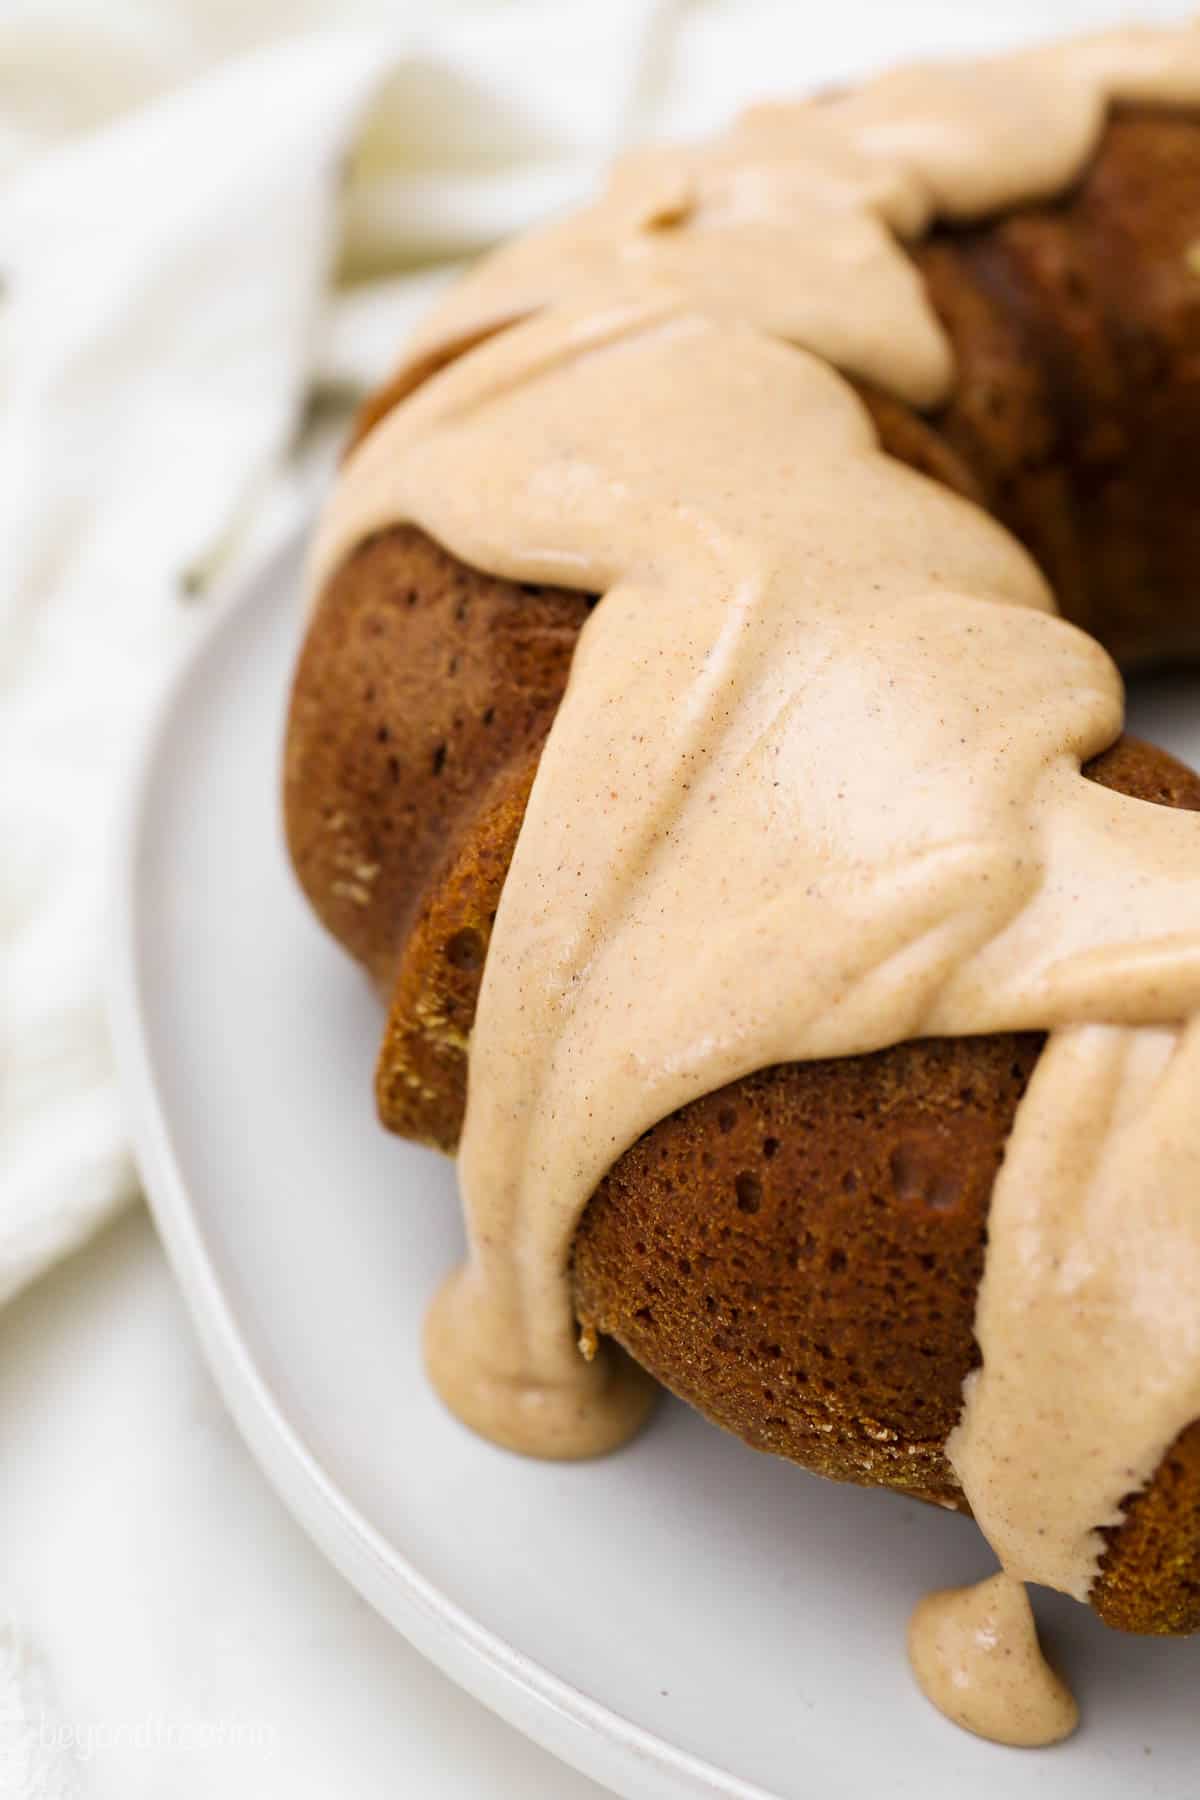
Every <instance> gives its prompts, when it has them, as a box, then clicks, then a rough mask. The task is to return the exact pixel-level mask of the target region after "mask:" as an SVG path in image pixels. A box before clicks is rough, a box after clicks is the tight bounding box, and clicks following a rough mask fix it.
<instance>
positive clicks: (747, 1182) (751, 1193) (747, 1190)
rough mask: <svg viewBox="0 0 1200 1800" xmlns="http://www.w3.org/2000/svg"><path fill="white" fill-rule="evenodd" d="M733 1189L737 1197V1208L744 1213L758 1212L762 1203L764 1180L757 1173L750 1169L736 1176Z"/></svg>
mask: <svg viewBox="0 0 1200 1800" xmlns="http://www.w3.org/2000/svg"><path fill="white" fill-rule="evenodd" d="M733 1191H734V1194H735V1195H736V1197H737V1209H738V1211H739V1212H742V1213H756V1212H757V1211H758V1209H759V1207H760V1206H761V1205H762V1182H761V1181H760V1180H759V1179H758V1176H757V1175H752V1174H751V1173H750V1171H749V1170H748V1169H743V1170H742V1173H741V1174H740V1175H738V1176H737V1177H735V1179H734V1183H733Z"/></svg>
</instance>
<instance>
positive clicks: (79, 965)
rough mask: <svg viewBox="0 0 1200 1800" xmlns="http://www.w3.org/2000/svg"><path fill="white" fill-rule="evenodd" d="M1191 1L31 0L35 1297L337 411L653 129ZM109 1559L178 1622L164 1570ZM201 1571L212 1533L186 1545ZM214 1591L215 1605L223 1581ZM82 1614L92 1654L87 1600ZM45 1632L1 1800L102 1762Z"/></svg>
mask: <svg viewBox="0 0 1200 1800" xmlns="http://www.w3.org/2000/svg"><path fill="white" fill-rule="evenodd" d="M1187 10H1188V8H1187V7H1186V6H1183V5H1179V4H1170V3H1164V4H1155V3H1143V4H1141V5H1140V6H1135V5H1132V4H1130V0H1114V3H1113V4H1108V3H1107V0H1056V3H1055V4H1053V5H1051V4H1050V3H1049V0H1005V3H1004V4H1003V5H1001V4H996V5H984V4H980V5H977V6H970V7H968V6H965V5H963V4H962V0H913V3H912V4H910V5H906V6H898V5H896V4H894V0H841V4H839V6H837V7H836V8H830V7H827V6H825V5H824V4H823V3H811V4H810V3H797V4H786V3H784V0H779V3H778V4H769V3H761V0H755V3H751V4H747V3H738V0H694V3H693V4H690V5H689V4H686V3H685V0H590V3H589V0H579V3H578V4H571V3H570V0H513V3H512V4H508V5H504V4H493V5H482V4H476V5H454V6H450V5H442V6H438V5H436V4H429V3H428V0H426V3H425V4H421V5H418V4H416V3H415V0H407V3H399V0H348V3H343V4H338V0H255V3H254V4H250V3H247V4H244V5H238V4H229V0H92V3H89V0H8V4H7V5H6V6H5V7H4V8H3V9H0V1300H3V1299H5V1298H7V1297H8V1296H10V1295H12V1294H13V1293H15V1292H16V1291H17V1290H18V1289H19V1288H21V1287H22V1286H24V1285H25V1284H27V1283H28V1282H29V1281H31V1280H32V1278H33V1277H34V1276H36V1275H38V1274H39V1273H40V1272H41V1271H42V1270H44V1269H45V1268H46V1267H47V1266H48V1265H49V1264H50V1263H51V1262H52V1261H54V1260H55V1259H56V1258H58V1257H60V1256H62V1255H63V1254H64V1252H66V1251H67V1250H69V1249H71V1248H72V1247H73V1246H75V1245H77V1244H78V1243H79V1242H81V1241H82V1240H83V1239H84V1238H85V1237H86V1236H87V1234H88V1233H90V1232H91V1231H92V1230H94V1228H95V1227H96V1226H97V1225H98V1224H99V1223H100V1222H101V1221H102V1220H103V1219H105V1218H106V1217H107V1216H109V1215H110V1214H111V1213H112V1212H113V1211H114V1210H115V1209H116V1208H117V1207H118V1206H119V1205H120V1204H121V1203H122V1202H123V1201H125V1200H127V1199H129V1198H130V1197H131V1196H133V1195H134V1193H135V1192H136V1178H135V1174H134V1171H133V1169H132V1166H131V1164H130V1161H129V1156H128V1150H127V1146H126V1141H125V1135H124V1131H123V1128H122V1121H121V1107H120V1099H119V1095H118V1093H117V1091H116V1087H115V1083H114V1079H113V1072H112V1066H111V1060H110V1055H109V1049H108V1043H107V1035H106V1030H105V1024H104V1017H103V1007H102V1001H101V991H102V978H103V966H104V919H105V903H104V885H105V860H106V843H107V839H108V834H109V829H110V823H111V818H112V813H113V809H114V804H115V800H116V796H117V793H118V789H119V787H120V783H121V779H122V775H123V771H124V769H125V768H126V766H127V763H128V760H129V756H130V751H131V746H132V745H133V743H134V741H135V739H136V737H137V735H138V733H139V731H140V729H141V727H142V723H143V720H144V718H145V715H146V712H147V709H148V706H149V704H150V702H151V700H152V699H153V697H154V694H155V693H156V691H157V689H158V688H159V686H160V684H161V681H162V678H163V675H164V672H165V670H166V669H167V667H168V666H169V665H170V664H171V663H172V662H173V660H174V659H175V657H176V656H177V655H178V654H179V652H180V651H181V649H182V648H184V647H186V644H187V642H188V640H189V638H190V636H191V635H192V633H193V631H194V629H195V626H196V623H197V621H198V620H199V619H200V618H201V617H202V616H203V614H204V611H205V610H206V605H207V603H208V602H209V600H210V599H211V596H212V593H213V591H214V589H215V588H216V587H218V586H220V585H222V584H224V583H227V582H228V581H230V580H232V579H235V578H236V576H237V575H238V573H239V572H240V571H241V570H243V569H244V568H245V567H246V566H247V564H248V562H249V561H251V560H252V559H253V557H254V555H255V554H256V553H257V552H258V551H259V550H260V549H261V548H262V547H263V546H264V544H265V543H266V542H267V541H268V540H269V539H270V538H271V536H272V535H273V533H274V532H275V531H277V530H278V529H279V528H280V524H281V521H282V520H283V519H284V518H287V517H291V516H294V514H295V511H296V509H297V508H298V507H301V506H303V505H304V504H305V503H306V501H307V499H308V497H309V496H310V495H311V492H312V487H313V481H314V479H317V478H319V474H318V475H317V476H314V471H318V472H319V471H320V469H321V468H322V467H323V466H324V460H323V457H322V455H321V454H320V453H319V451H318V452H315V453H313V454H309V453H308V452H309V451H311V450H312V449H313V446H314V444H319V443H320V442H326V441H327V439H328V432H327V431H325V432H322V431H321V430H318V429H315V428H314V423H313V422H314V420H315V421H317V422H318V423H319V422H320V421H321V420H323V419H325V420H327V419H328V418H330V417H332V418H333V419H335V420H336V419H337V418H339V417H344V408H345V404H346V402H347V401H348V400H349V399H352V398H354V397H356V396H357V395H358V394H359V393H360V392H361V391H362V389H363V388H364V387H365V386H366V385H369V384H370V383H371V382H373V381H375V380H377V379H379V378H381V376H382V375H383V374H384V373H385V372H386V368H387V364H388V362H389V361H390V360H391V358H392V356H393V355H394V352H395V348H396V345H397V344H398V342H399V340H400V338H401V336H402V334H403V330H404V328H405V325H406V322H407V321H408V320H409V319H411V318H412V316H413V313H414V311H415V310H416V309H417V308H419V307H420V306H422V305H423V304H424V303H425V301H426V299H427V298H428V296H429V294H430V292H431V291H432V289H433V288H434V287H436V285H437V284H438V282H440V281H441V280H443V279H445V277H446V273H447V272H448V271H449V270H452V269H453V267H454V266H455V265H456V264H457V263H458V262H459V261H460V260H461V259H462V258H464V257H466V256H469V255H470V254H472V253H474V252H475V251H477V250H478V249H480V248H481V247H483V246H484V245H486V244H487V243H489V242H490V241H492V240H493V239H494V238H496V237H497V236H500V235H503V234H505V233H507V232H509V231H511V230H514V229H516V228H518V227H519V226H521V225H522V224H524V223H525V222H527V221H528V220H530V219H532V218H534V217H536V216H539V215H541V214H544V213H546V212H548V211H550V210H552V209H554V208H556V207H559V206H561V205H564V204H566V203H567V202H569V201H570V200H571V199H573V198H574V197H576V196H577V195H579V194H580V193H581V192H583V191H585V190H586V189H587V188H588V187H589V186H590V185H592V183H593V182H594V180H595V178H596V177H597V175H598V173H599V169H600V167H601V165H602V164H603V163H604V162H605V161H607V159H608V158H609V156H610V155H611V154H612V152H613V150H614V149H615V148H616V147H617V146H618V145H620V144H621V143H623V142H625V141H626V140H627V139H629V138H630V137H631V136H640V135H646V134H649V133H653V132H662V131H690V130H699V129H704V128H707V127H709V126H710V125H712V124H714V123H716V122H718V121H719V120H720V119H721V118H722V117H724V116H725V115H726V114H727V113H728V112H729V111H730V110H731V109H732V107H733V106H735V105H736V104H737V103H738V102H739V101H741V100H742V99H744V98H746V97H747V96H748V95H751V94H753V93H755V92H781V91H792V90H796V89H802V88H804V87H806V86H809V85H813V84H819V83H822V82H829V81H836V80H839V79H843V78H846V77H850V76H854V75H856V74H859V73H861V72H862V71H863V70H864V69H866V68H869V67H871V66H874V65H876V64H880V63H883V62H886V61H888V60H891V59H894V58H895V57H896V56H898V55H902V54H910V55H911V54H915V53H927V52H939V53H940V52H946V51H953V50H969V49H972V48H975V47H980V46H988V45H996V44H1002V43H1006V42H1011V41H1016V40H1019V39H1022V38H1028V37H1032V36H1039V35H1045V34H1047V33H1048V32H1051V31H1060V30H1063V29H1071V28H1074V27H1076V26H1083V25H1087V24H1093V23H1100V22H1103V21H1105V20H1109V19H1114V18H1122V17H1127V16H1129V15H1130V14H1131V13H1135V14H1137V15H1139V16H1142V17H1155V16H1158V17H1171V18H1173V17H1179V16H1182V15H1183V14H1185V13H1186V12H1187ZM317 403H320V404H317ZM339 407H340V408H341V409H342V410H341V412H340V413H339V410H338V409H339ZM306 421H307V425H308V428H307V429H302V427H304V426H305V423H306ZM173 1329H174V1326H173V1325H172V1326H167V1325H165V1324H164V1325H163V1326H162V1330H163V1332H164V1334H168V1335H169V1331H170V1330H173ZM163 1354H164V1355H170V1354H173V1352H170V1351H168V1350H164V1352H163ZM148 1379H150V1380H151V1385H153V1378H152V1377H148ZM191 1404H192V1402H191V1400H190V1399H189V1398H188V1396H187V1394H183V1395H181V1397H180V1398H179V1402H178V1405H179V1408H180V1417H181V1419H183V1420H186V1419H187V1418H188V1416H189V1412H188V1409H189V1407H190V1406H191ZM23 1441H24V1440H22V1439H21V1438H20V1436H19V1435H18V1438H17V1444H18V1447H19V1446H20V1444H21V1443H22V1442H23ZM160 1442H161V1444H162V1446H163V1447H162V1449H161V1456H162V1457H163V1458H166V1457H169V1456H170V1455H171V1453H172V1445H174V1447H175V1448H176V1449H177V1448H178V1440H177V1439H175V1440H173V1439H172V1438H171V1434H170V1432H169V1431H167V1430H165V1428H164V1429H162V1430H161V1431H160ZM5 1454H6V1455H9V1456H11V1455H12V1454H13V1452H12V1449H11V1448H9V1449H8V1450H7V1451H6V1452H5ZM111 1478H112V1480H113V1481H118V1480H120V1481H122V1482H125V1483H127V1484H128V1492H127V1498H128V1501H129V1504H130V1505H131V1506H132V1507H133V1509H134V1510H135V1512H136V1511H137V1510H138V1508H139V1507H142V1508H144V1507H145V1506H146V1505H147V1495H148V1494H151V1495H152V1494H153V1493H155V1492H156V1491H157V1484H159V1483H160V1482H161V1480H162V1464H161V1462H159V1463H156V1462H155V1460H154V1457H153V1456H148V1458H147V1459H145V1460H141V1459H133V1461H132V1462H130V1461H129V1460H128V1459H126V1461H125V1462H123V1463H122V1465H121V1471H120V1474H119V1476H118V1474H117V1473H116V1471H115V1469H114V1471H112V1474H111ZM22 1516H23V1519H24V1525H25V1527H26V1528H29V1527H30V1519H31V1518H32V1517H33V1515H32V1514H26V1515H22ZM220 1518H221V1521H222V1524H221V1529H227V1530H228V1532H229V1534H230V1538H231V1540H232V1539H233V1538H234V1537H236V1531H237V1526H236V1521H235V1520H234V1519H233V1517H232V1516H231V1513H227V1512H221V1513H220ZM191 1521H192V1525H193V1527H194V1526H195V1525H196V1516H195V1514H194V1512H193V1514H192V1515H191ZM109 1551H110V1552H111V1553H112V1554H115V1555H117V1556H118V1557H119V1558H120V1559H122V1560H121V1562H120V1568H121V1575H122V1580H123V1582H124V1584H125V1586H124V1591H125V1592H126V1593H127V1595H129V1596H137V1604H138V1605H141V1606H144V1608H145V1609H146V1610H145V1617H146V1619H147V1621H150V1622H153V1621H154V1620H155V1619H157V1618H158V1614H157V1613H156V1612H155V1610H154V1609H155V1606H156V1605H158V1604H160V1602H159V1601H158V1600H157V1599H156V1597H155V1595H153V1594H151V1593H149V1592H148V1591H146V1592H143V1591H142V1589H144V1588H145V1585H146V1584H145V1579H144V1576H143V1575H142V1573H141V1570H140V1565H139V1558H138V1553H137V1546H136V1545H135V1544H133V1543H126V1542H124V1541H122V1542H120V1543H119V1544H118V1545H117V1546H116V1548H115V1549H114V1545H113V1540H112V1539H111V1538H110V1540H109ZM189 1553H190V1552H189V1548H188V1544H187V1542H186V1540H185V1536H184V1534H183V1533H182V1531H181V1532H180V1533H177V1535H176V1539H175V1540H174V1544H173V1549H172V1554H173V1555H175V1556H176V1557H178V1558H182V1559H184V1562H185V1563H186V1559H187V1557H188V1555H189ZM162 1561H163V1567H164V1568H166V1567H168V1565H169V1563H170V1558H169V1557H168V1556H167V1554H166V1552H165V1551H164V1552H163V1559H162ZM159 1576H160V1579H159V1588H160V1589H163V1588H164V1587H165V1591H166V1593H167V1594H168V1595H172V1594H174V1596H175V1598H176V1599H177V1598H178V1593H179V1591H180V1590H177V1589H176V1588H173V1587H172V1583H171V1581H170V1580H167V1581H165V1582H164V1581H163V1579H162V1571H161V1570H160V1571H159ZM246 1580H247V1581H248V1582H249V1581H250V1577H249V1576H248V1575H247V1576H246ZM139 1583H140V1584H141V1586H139ZM251 1586H252V1583H251ZM182 1591H183V1592H185V1593H186V1596H187V1601H188V1604H189V1606H194V1607H196V1608H197V1609H198V1610H199V1612H200V1613H201V1614H202V1613H203V1609H204V1605H205V1599H204V1584H203V1583H197V1582H196V1581H195V1580H194V1579H193V1580H191V1581H190V1582H188V1583H185V1585H184V1588H183V1589H182ZM309 1599H310V1600H311V1595H310V1596H309ZM130 1603H131V1604H133V1601H132V1599H131V1602H130ZM247 1604H248V1605H249V1604H250V1603H249V1602H247ZM253 1604H254V1605H262V1606H267V1607H268V1608H270V1607H272V1606H275V1605H277V1604H282V1603H281V1602H279V1601H278V1595H277V1594H273V1596H272V1597H270V1598H264V1597H263V1595H262V1594H260V1595H258V1596H257V1598H256V1599H255V1600H254V1602H253ZM297 1604H299V1605H301V1606H302V1605H303V1604H304V1596H301V1597H300V1600H299V1602H297ZM251 1610H252V1609H251ZM139 1616H140V1615H139ZM272 1616H274V1615H272ZM281 1616H282V1615H281ZM55 1617H56V1620H57V1625H56V1632H57V1633H58V1634H59V1635H60V1636H61V1635H62V1634H64V1633H68V1634H69V1629H70V1627H69V1620H70V1617H71V1614H70V1607H69V1606H66V1607H65V1610H63V1609H60V1610H59V1611H58V1612H56V1614H55ZM209 1622H210V1624H211V1620H210V1621H209ZM159 1623H160V1624H161V1620H160V1621H159ZM33 1626H34V1636H35V1637H36V1636H37V1635H38V1633H37V1629H36V1627H37V1621H36V1620H35V1621H33ZM229 1629H230V1630H231V1631H234V1628H233V1627H232V1626H230V1627H229ZM147 1631H148V1633H149V1636H150V1637H151V1638H152V1637H153V1630H152V1629H151V1626H150V1625H149V1624H148V1626H147ZM234 1635H236V1632H235V1633H234ZM85 1636H86V1634H85ZM281 1636H282V1637H285V1636H286V1633H284V1634H281ZM31 1641H32V1639H31V1638H30V1636H29V1634H28V1632H27V1631H26V1629H25V1627H24V1626H23V1627H21V1628H20V1629H18V1628H17V1627H16V1626H12V1627H4V1626H3V1625H0V1793H3V1794H5V1795H7V1794H9V1793H13V1794H22V1795H23V1794H29V1795H31V1796H39V1795H41V1796H56V1795H58V1794H60V1793H66V1792H69V1791H74V1790H73V1788H72V1787H71V1785H70V1784H71V1783H72V1782H74V1781H75V1780H76V1778H77V1776H78V1773H79V1771H78V1769H77V1767H76V1763H75V1762H74V1761H73V1760H70V1759H68V1761H66V1762H64V1761H63V1760H62V1757H61V1755H59V1753H58V1752H57V1751H55V1750H54V1749H53V1748H49V1749H48V1748H47V1747H46V1745H45V1744H43V1743H40V1742H39V1741H38V1739H37V1736H36V1733H34V1732H33V1731H32V1727H31V1726H30V1723H29V1721H30V1719H31V1717H32V1716H33V1711H34V1710H36V1709H34V1708H33V1707H32V1703H31V1701H30V1695H31V1694H32V1693H33V1692H34V1691H35V1690H37V1691H38V1692H39V1693H40V1694H42V1695H43V1699H42V1700H39V1703H38V1704H39V1705H40V1706H42V1707H43V1710H44V1704H45V1703H44V1693H45V1692H48V1691H49V1689H48V1688H46V1687H45V1686H44V1684H43V1686H41V1687H39V1684H41V1683H42V1682H43V1677H42V1675H41V1674H39V1673H38V1668H37V1663H36V1659H32V1660H31V1653H30V1651H29V1648H28V1646H29V1643H30V1642H31ZM81 1641H82V1640H81ZM86 1641H88V1642H89V1643H92V1644H94V1643H95V1642H96V1640H95V1639H94V1637H87V1640H86ZM240 1654H244V1655H246V1656H250V1655H251V1652H250V1651H248V1650H246V1649H245V1646H243V1647H242V1651H241V1652H240ZM310 1679H311V1665H310V1664H305V1665H304V1672H303V1674H298V1675H297V1680H310ZM6 1755H7V1756H8V1759H9V1760H8V1761H7V1762H6V1761H5V1756H6ZM143 1766H144V1767H147V1768H148V1767H150V1764H148V1763H146V1764H144V1765H143ZM226 1766H227V1767H228V1766H231V1765H226ZM173 1779H178V1776H177V1774H176V1776H175V1777H174V1778H173ZM126 1791H127V1792H128V1791H129V1790H128V1789H127V1790H126ZM146 1791H147V1792H150V1791H155V1790H152V1789H149V1788H148V1789H147V1790H146ZM157 1791H162V1790H157ZM172 1791H173V1792H178V1793H182V1792H184V1791H185V1789H184V1788H183V1787H180V1786H177V1787H176V1788H175V1789H173V1790H172ZM186 1791H187V1792H189V1793H191V1792H193V1791H194V1792H196V1793H197V1794H199V1793H202V1792H204V1791H205V1789H204V1788H203V1787H202V1786H198V1787H196V1788H195V1789H192V1788H187V1790H186ZM247 1791H248V1792H249V1791H253V1770H252V1766H251V1768H250V1772H249V1775H248V1779H247ZM381 1791H382V1789H381Z"/></svg>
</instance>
